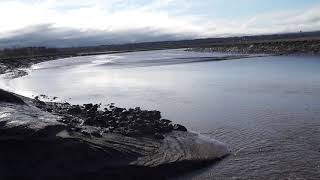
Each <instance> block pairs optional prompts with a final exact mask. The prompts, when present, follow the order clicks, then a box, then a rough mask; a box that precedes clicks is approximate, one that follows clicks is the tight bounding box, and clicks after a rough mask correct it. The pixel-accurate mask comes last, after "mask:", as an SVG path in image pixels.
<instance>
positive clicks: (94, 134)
mask: <svg viewBox="0 0 320 180" xmlns="http://www.w3.org/2000/svg"><path fill="white" fill-rule="evenodd" d="M91 135H92V136H94V137H102V135H101V133H100V132H99V131H93V132H92V133H91Z"/></svg>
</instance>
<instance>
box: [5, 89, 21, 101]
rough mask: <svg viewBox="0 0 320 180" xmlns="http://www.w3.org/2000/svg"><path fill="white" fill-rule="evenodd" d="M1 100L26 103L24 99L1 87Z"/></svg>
mask: <svg viewBox="0 0 320 180" xmlns="http://www.w3.org/2000/svg"><path fill="white" fill-rule="evenodd" d="M0 102H7V103H16V104H24V102H23V100H22V99H20V98H19V97H17V96H15V95H14V94H12V93H9V92H7V91H4V90H2V89H0Z"/></svg>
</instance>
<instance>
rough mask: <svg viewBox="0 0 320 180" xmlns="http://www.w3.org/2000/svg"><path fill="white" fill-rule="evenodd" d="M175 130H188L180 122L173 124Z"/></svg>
mask: <svg viewBox="0 0 320 180" xmlns="http://www.w3.org/2000/svg"><path fill="white" fill-rule="evenodd" d="M173 130H175V131H188V130H187V128H186V127H184V126H182V125H180V124H175V125H174V126H173Z"/></svg>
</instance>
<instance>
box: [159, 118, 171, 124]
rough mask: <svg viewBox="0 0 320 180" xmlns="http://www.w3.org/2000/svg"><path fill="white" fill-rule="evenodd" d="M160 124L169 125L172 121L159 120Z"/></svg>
mask: <svg viewBox="0 0 320 180" xmlns="http://www.w3.org/2000/svg"><path fill="white" fill-rule="evenodd" d="M160 121H161V122H162V123H164V124H170V123H171V122H172V121H170V120H168V119H161V120H160Z"/></svg>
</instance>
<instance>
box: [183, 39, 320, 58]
mask: <svg viewBox="0 0 320 180" xmlns="http://www.w3.org/2000/svg"><path fill="white" fill-rule="evenodd" d="M187 51H196V52H224V53H240V54H269V55H320V40H318V39H306V40H304V39H297V40H274V41H256V42H242V43H241V42H240V43H239V42H237V43H223V44H216V45H210V46H199V47H192V48H188V49H187Z"/></svg>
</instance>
